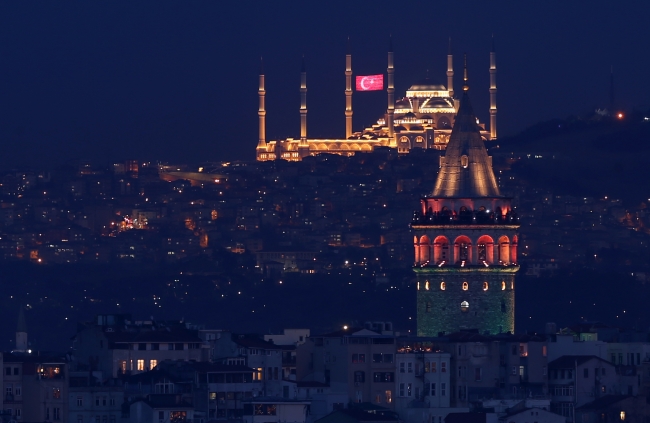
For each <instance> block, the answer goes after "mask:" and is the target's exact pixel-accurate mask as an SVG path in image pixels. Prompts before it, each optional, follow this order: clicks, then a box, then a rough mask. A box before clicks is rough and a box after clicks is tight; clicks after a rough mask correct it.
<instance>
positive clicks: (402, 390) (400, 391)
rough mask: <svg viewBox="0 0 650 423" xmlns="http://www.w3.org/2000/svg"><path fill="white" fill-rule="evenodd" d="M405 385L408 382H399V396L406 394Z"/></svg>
mask: <svg viewBox="0 0 650 423" xmlns="http://www.w3.org/2000/svg"><path fill="white" fill-rule="evenodd" d="M405 387H406V384H404V383H400V384H399V396H400V397H404V396H405V392H406V390H405Z"/></svg>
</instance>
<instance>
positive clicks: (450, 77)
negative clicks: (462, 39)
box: [447, 37, 454, 98]
mask: <svg viewBox="0 0 650 423" xmlns="http://www.w3.org/2000/svg"><path fill="white" fill-rule="evenodd" d="M447 89H448V90H449V97H451V98H454V56H453V55H452V53H451V37H449V50H448V51H447Z"/></svg>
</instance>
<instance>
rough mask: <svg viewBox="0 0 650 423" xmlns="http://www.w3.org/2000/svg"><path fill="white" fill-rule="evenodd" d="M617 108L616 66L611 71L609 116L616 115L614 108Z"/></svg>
mask: <svg viewBox="0 0 650 423" xmlns="http://www.w3.org/2000/svg"><path fill="white" fill-rule="evenodd" d="M615 107H616V105H615V103H614V65H612V66H611V67H610V69H609V114H610V116H613V115H614V108H615Z"/></svg>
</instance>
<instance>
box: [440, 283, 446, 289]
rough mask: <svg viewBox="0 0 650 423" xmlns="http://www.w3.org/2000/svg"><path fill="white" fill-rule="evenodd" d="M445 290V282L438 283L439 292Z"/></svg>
mask: <svg viewBox="0 0 650 423" xmlns="http://www.w3.org/2000/svg"><path fill="white" fill-rule="evenodd" d="M445 289H447V284H446V283H445V282H440V290H441V291H444V290H445Z"/></svg>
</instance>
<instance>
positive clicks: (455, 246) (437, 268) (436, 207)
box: [411, 69, 519, 336]
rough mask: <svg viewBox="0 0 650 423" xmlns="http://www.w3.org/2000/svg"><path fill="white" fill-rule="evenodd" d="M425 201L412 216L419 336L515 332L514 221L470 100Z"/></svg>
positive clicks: (461, 111) (466, 98) (463, 103)
mask: <svg viewBox="0 0 650 423" xmlns="http://www.w3.org/2000/svg"><path fill="white" fill-rule="evenodd" d="M468 90H469V86H468V84H467V69H465V84H464V87H463V96H462V98H461V100H460V105H459V109H458V114H457V115H456V119H455V122H454V127H453V130H452V132H451V135H450V138H449V143H448V144H447V148H446V151H445V155H444V156H443V157H441V159H440V172H439V173H438V178H437V180H436V184H435V187H434V190H433V192H432V194H431V195H429V196H427V197H425V198H423V199H422V200H421V205H420V210H418V211H416V212H415V214H414V217H413V222H412V224H411V228H412V229H413V232H414V235H415V237H414V245H415V264H414V268H413V270H414V271H415V273H416V277H417V316H418V317H417V319H418V335H419V336H438V335H440V334H443V333H452V332H456V331H459V330H461V329H478V330H479V332H480V333H481V334H483V333H491V334H496V333H505V332H511V333H513V332H514V329H515V310H514V307H515V274H516V272H517V271H518V270H519V266H518V265H517V242H518V229H519V224H518V219H517V216H516V214H515V213H514V211H513V209H512V206H511V202H510V198H507V197H504V196H503V195H501V193H500V191H499V187H498V185H497V182H496V178H495V176H494V171H493V169H492V158H491V157H490V156H488V154H487V150H486V148H485V145H484V142H483V137H482V136H481V128H480V127H479V126H478V125H477V123H476V117H475V115H474V111H473V109H472V106H471V104H470V100H469V96H468Z"/></svg>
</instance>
